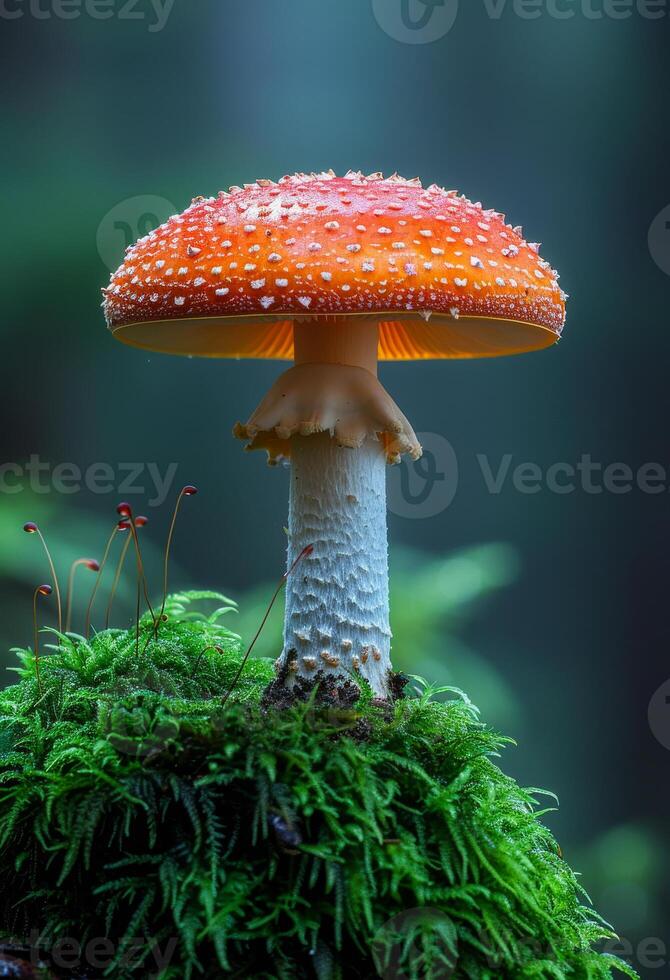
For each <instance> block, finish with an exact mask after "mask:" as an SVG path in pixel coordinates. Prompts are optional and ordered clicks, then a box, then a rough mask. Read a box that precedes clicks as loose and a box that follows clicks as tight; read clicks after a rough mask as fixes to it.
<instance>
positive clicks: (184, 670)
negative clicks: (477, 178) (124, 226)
mask: <svg viewBox="0 0 670 980" xmlns="http://www.w3.org/2000/svg"><path fill="white" fill-rule="evenodd" d="M104 292H105V300H104V304H103V305H104V307H105V314H106V317H107V322H108V325H109V326H110V328H111V330H112V331H113V332H114V335H115V336H116V337H118V338H119V339H121V340H123V341H126V342H127V343H129V344H131V345H134V346H137V347H141V348H145V349H155V350H159V351H165V352H168V353H182V354H199V355H203V356H210V357H269V358H278V359H282V358H283V359H291V358H293V359H294V362H295V363H294V366H293V367H292V368H290V369H289V370H288V371H286V372H285V373H284V374H283V375H281V377H280V378H279V379H278V380H277V381H276V383H275V384H274V385H273V387H272V388H271V390H270V392H269V393H268V394H267V395H266V396H265V398H264V399H263V400H262V402H261V404H260V406H259V407H258V408H257V409H256V411H255V412H254V413H253V414H252V415H251V417H250V419H249V421H248V422H247V423H246V424H245V425H239V424H238V426H236V429H235V432H236V434H237V435H238V436H240V437H242V438H244V439H246V440H247V442H248V443H249V447H250V448H264V449H266V450H267V451H268V454H269V458H270V460H271V461H272V462H276V461H277V460H280V459H281V460H289V459H290V461H291V483H290V486H291V489H290V500H289V526H288V561H287V566H286V567H287V571H286V573H285V574H284V576H282V579H281V580H280V583H279V585H278V586H277V589H276V590H275V592H274V594H273V596H272V598H271V600H270V606H271V605H272V603H273V602H274V600H275V598H276V597H277V595H278V593H279V591H280V589H281V588H282V587H285V589H286V612H285V624H284V641H283V647H282V648H281V649H280V650H278V651H277V653H278V654H279V656H278V657H277V659H276V661H275V662H274V663H273V662H272V661H270V660H267V659H263V658H259V657H252V656H250V654H251V653H252V651H253V648H254V644H255V642H256V639H257V638H258V635H259V633H260V630H261V629H262V627H263V625H264V623H265V619H266V618H267V613H266V616H265V617H264V618H263V619H262V620H261V622H260V625H259V629H258V631H257V632H256V634H255V636H253V638H252V640H251V643H250V644H249V645H248V646H246V648H245V646H244V645H243V644H242V641H241V639H240V637H239V636H238V635H236V634H235V633H234V632H232V631H231V630H230V629H228V628H227V627H226V626H224V624H223V620H224V617H226V616H227V615H228V614H230V613H232V612H233V611H234V610H235V604H234V603H233V602H231V601H230V600H228V599H226V598H225V596H223V595H220V594H218V593H216V592H185V593H179V594H177V595H171V596H170V595H168V584H169V577H168V563H169V557H170V548H171V544H172V539H173V531H174V526H175V520H176V517H177V512H178V510H179V507H180V505H181V503H182V501H183V498H184V497H185V496H192V495H193V494H194V493H195V487H192V486H190V485H189V486H187V487H184V489H183V490H182V492H181V493H180V495H179V497H178V500H177V504H176V507H175V511H174V514H173V518H172V523H171V525H170V530H169V534H168V539H167V544H166V548H165V557H164V567H163V583H162V585H163V589H162V595H161V597H160V601H156V600H154V601H153V602H152V598H151V594H150V587H149V583H148V582H147V578H146V574H145V568H144V563H143V560H142V549H141V544H140V536H139V534H138V529H139V528H141V527H142V526H143V524H145V523H146V519H142V518H141V517H139V516H137V517H136V516H135V515H134V513H133V510H132V508H131V507H130V505H129V504H127V503H122V504H120V505H119V507H118V508H117V511H118V514H117V521H116V522H115V524H114V527H113V528H112V531H111V534H110V536H109V539H108V541H107V544H106V545H105V548H104V551H103V555H102V559H101V560H100V563H99V567H98V570H97V572H96V579H95V584H94V588H93V590H92V594H91V598H90V601H89V603H88V608H87V611H86V617H85V623H84V632H83V635H79V634H76V633H71V632H67V631H65V632H64V631H63V629H62V622H61V612H60V593H59V591H58V582H57V578H56V572H55V568H54V565H53V562H52V561H51V557H50V555H48V553H47V555H48V558H49V569H50V572H51V575H52V583H51V585H49V584H45V585H44V586H40V587H38V589H37V590H36V592H35V595H34V605H35V641H34V649H33V650H29V649H27V650H24V649H20V650H17V651H16V653H17V656H18V658H19V667H18V668H16V669H17V670H18V673H19V682H18V683H17V684H15V685H13V686H12V687H9V688H7V689H6V690H5V691H4V692H2V693H1V694H0V820H1V822H2V826H1V830H0V874H1V875H2V880H3V886H4V888H3V892H2V898H1V899H0V920H1V923H2V929H3V931H4V932H5V934H6V935H7V936H9V937H13V943H14V945H13V946H12V950H13V955H14V954H17V953H19V954H20V955H23V957H24V960H25V957H26V956H28V957H30V956H31V955H32V956H35V955H37V956H41V957H42V958H43V960H44V964H45V968H46V969H51V971H52V973H54V974H56V973H57V972H58V967H59V963H58V961H57V958H56V955H55V950H56V949H60V948H62V942H63V940H64V937H76V940H75V942H76V949H77V950H79V953H80V959H81V962H79V963H78V965H77V966H76V967H74V966H73V967H71V969H70V972H69V973H67V974H66V975H68V976H77V975H79V976H84V975H85V976H99V975H103V976H112V977H126V976H146V975H151V974H155V973H156V971H157V970H158V972H159V975H160V976H161V977H165V978H171V977H175V978H177V977H179V978H182V977H191V976H194V975H196V974H197V975H203V976H206V977H214V978H217V977H238V978H249V977H252V978H259V980H261V978H279V980H289V978H290V980H293V978H298V980H301V978H305V980H307V978H316V980H348V978H354V980H356V978H361V980H362V978H373V977H382V978H383V980H404V978H409V980H415V978H416V980H419V978H425V980H438V978H440V980H441V978H444V977H449V976H453V977H456V978H459V977H462V978H473V980H499V978H531V977H532V978H558V980H580V978H583V980H594V978H595V980H598V978H606V977H611V976H612V975H613V973H615V972H620V973H623V974H626V975H627V976H630V977H635V976H636V974H635V972H634V970H632V968H631V967H630V966H629V965H628V964H627V963H624V962H623V961H620V960H618V959H616V958H615V957H614V956H612V955H609V954H608V953H607V952H604V951H602V949H599V947H598V944H599V943H602V942H605V941H607V940H608V939H611V938H613V933H612V932H611V930H610V927H609V926H608V925H607V924H606V923H605V922H604V921H603V920H602V919H601V918H600V917H599V916H598V914H597V913H596V912H595V911H594V910H593V909H592V908H591V906H590V903H589V900H588V898H587V896H586V894H585V893H584V891H583V890H582V888H581V886H580V885H579V883H578V880H577V877H576V876H575V874H574V873H573V871H572V870H571V869H570V867H569V866H568V865H567V863H566V862H565V861H564V860H563V857H562V854H561V852H560V849H559V847H558V844H557V843H556V841H555V840H554V838H553V836H552V834H551V833H550V831H549V830H548V829H547V828H546V827H545V826H544V824H543V823H542V817H543V815H544V813H545V812H546V811H545V810H543V809H541V808H540V803H539V798H540V797H541V796H542V795H543V794H542V792H541V791H539V790H535V789H522V788H520V787H519V786H518V785H517V784H516V783H515V782H514V781H513V780H512V779H510V778H508V777H507V776H505V775H504V774H503V772H502V771H501V770H500V769H499V768H498V766H497V763H496V759H497V756H498V755H499V753H500V751H501V749H502V748H503V747H504V745H505V744H506V742H507V741H508V740H507V739H505V738H503V737H502V736H500V735H498V734H497V733H496V732H494V731H492V730H490V729H489V728H487V727H486V726H485V725H484V724H483V723H482V722H481V721H480V718H479V714H478V711H477V709H476V708H475V707H474V705H473V704H472V703H471V702H470V701H469V700H468V698H467V697H466V696H465V695H464V694H462V693H461V692H460V691H457V690H456V689H453V688H439V689H434V688H432V687H430V686H429V685H427V684H426V683H425V682H423V681H421V680H420V679H419V678H416V677H405V676H400V675H398V674H397V673H395V672H394V671H393V669H392V666H391V661H390V639H391V634H390V628H389V608H388V572H387V530H386V504H385V478H386V463H387V462H397V461H398V460H399V459H400V457H401V455H402V454H403V453H408V454H410V456H413V457H417V456H418V455H419V454H420V452H421V448H420V446H419V444H418V442H417V439H416V436H415V434H414V432H413V430H412V427H411V425H410V423H409V422H408V420H407V419H406V417H405V416H404V415H403V414H402V412H401V411H400V410H399V409H398V407H397V406H396V405H395V403H394V402H393V400H392V399H391V397H390V396H389V395H388V394H387V393H386V391H385V390H384V389H383V388H382V386H381V384H380V383H379V381H378V379H377V362H378V360H379V359H382V360H408V359H425V358H454V357H476V356H496V355H499V354H504V353H517V352H521V351H525V350H533V349H539V348H542V347H546V346H548V345H550V344H551V343H553V342H554V341H555V340H557V339H558V337H559V335H560V332H561V329H562V326H563V320H564V313H565V294H564V293H562V291H561V290H560V289H559V287H558V285H557V274H556V273H555V272H554V271H553V270H552V269H551V267H550V266H549V265H548V264H547V263H546V262H544V261H543V260H541V259H540V258H539V255H538V246H537V245H535V244H534V243H528V242H526V240H525V239H524V238H523V234H522V231H521V229H520V228H513V227H512V226H510V225H508V224H507V223H506V222H505V219H504V217H503V216H502V215H500V214H499V213H497V212H495V211H488V210H484V209H483V208H482V207H481V205H479V204H472V203H471V202H470V201H468V200H467V199H465V198H463V197H460V196H458V195H457V194H456V193H455V192H452V191H445V190H443V189H442V188H439V187H437V186H436V185H432V186H430V187H428V188H425V189H424V188H423V187H422V186H421V184H420V182H419V181H418V180H409V181H408V180H405V179H404V178H401V177H398V176H393V177H391V178H388V179H386V180H385V179H383V178H382V176H381V174H372V175H370V176H368V177H365V176H364V175H363V174H361V173H357V172H349V173H348V174H347V175H346V176H345V177H343V178H337V177H336V176H335V175H334V174H333V173H332V172H328V173H324V174H312V175H306V174H299V175H296V176H293V177H286V178H282V179H281V180H280V181H279V182H278V183H275V182H273V181H269V180H262V181H257V182H256V183H254V184H249V185H246V186H245V187H244V188H240V187H233V188H231V190H230V192H229V193H223V192H222V193H221V194H220V195H219V196H218V197H217V198H208V199H205V198H198V199H196V200H195V201H194V202H193V204H192V205H191V206H190V207H189V208H187V210H186V211H185V212H184V213H183V214H182V215H175V216H174V217H172V218H170V219H169V220H168V221H167V222H166V223H165V224H164V225H162V226H161V227H160V228H158V229H156V230H155V231H152V232H150V233H149V234H148V235H147V236H145V237H144V238H143V239H141V240H140V241H139V242H138V243H137V244H136V245H134V246H132V247H131V248H129V250H128V251H127V254H126V258H125V261H124V263H123V265H122V266H121V267H120V269H119V270H118V271H117V272H116V273H115V274H114V276H113V277H112V281H111V284H110V286H109V288H107V289H106V290H105V291H104ZM26 530H30V531H33V532H34V531H37V530H38V529H37V527H36V525H33V524H30V525H26ZM124 535H125V537H124ZM40 537H41V535H40ZM117 537H120V538H121V539H122V540H123V542H124V543H123V544H122V546H121V548H120V549H119V551H118V556H117V560H116V571H115V572H114V573H113V579H112V582H111V588H110V589H109V590H108V593H107V595H108V598H107V602H106V608H105V615H104V627H105V628H103V629H99V630H98V631H96V630H95V629H94V626H95V624H96V620H98V626H100V625H101V622H100V620H102V614H101V613H100V611H99V610H96V604H95V600H96V597H97V596H99V594H100V589H101V588H102V583H103V573H104V570H105V568H106V566H107V564H108V559H109V557H110V555H111V554H112V552H113V549H114V546H115V543H116V539H117ZM42 541H43V542H44V539H43V538H42ZM45 547H46V546H45ZM131 547H132V548H133V552H131V553H134V556H135V581H136V591H135V604H136V610H135V612H136V615H135V622H134V625H133V626H132V628H131V629H117V628H113V627H110V626H109V623H110V622H111V621H112V619H111V617H112V611H113V608H112V602H113V598H114V594H115V591H116V586H117V584H118V581H119V578H120V576H121V574H122V570H123V567H124V561H125V558H126V554H127V552H128V551H129V550H130V548H131ZM89 561H91V562H92V564H89V568H91V570H92V571H96V567H95V566H97V562H95V563H93V560H89ZM73 581H74V580H73V578H72V579H71V585H70V588H69V589H68V605H67V608H68V610H69V609H70V602H71V596H72V583H73ZM52 587H53V589H55V590H56V592H57V600H58V601H57V605H58V629H57V630H50V633H51V639H52V642H51V643H50V644H48V645H47V644H43V647H44V649H43V650H41V651H40V650H38V636H39V634H38V628H37V627H38V623H37V612H36V611H37V599H38V597H39V596H40V595H47V594H48V592H49V590H50V589H51V588H52ZM211 602H214V603H215V604H216V607H215V608H214V610H213V611H207V609H205V611H202V610H203V606H204V604H210V603H211ZM268 611H269V609H268ZM69 625H70V622H69V615H68V614H67V613H66V630H67V627H68V626H69ZM445 655H448V651H447V652H446V653H445ZM101 940H102V941H103V942H104V943H106V944H107V945H106V947H105V948H106V949H107V959H106V961H105V962H104V963H101V962H100V961H99V959H98V960H96V963H91V961H90V956H89V951H90V949H91V948H92V946H91V944H93V943H99V942H100V941H101ZM59 944H60V946H59ZM28 946H30V947H31V948H30V949H28V948H27V947H28ZM96 948H98V947H96ZM98 952H99V949H98Z"/></svg>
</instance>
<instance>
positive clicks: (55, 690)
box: [0, 593, 635, 980]
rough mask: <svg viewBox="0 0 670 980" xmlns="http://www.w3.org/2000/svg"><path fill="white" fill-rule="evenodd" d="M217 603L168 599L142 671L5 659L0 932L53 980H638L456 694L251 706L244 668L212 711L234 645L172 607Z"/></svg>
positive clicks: (62, 649) (93, 643)
mask: <svg viewBox="0 0 670 980" xmlns="http://www.w3.org/2000/svg"><path fill="white" fill-rule="evenodd" d="M214 597H215V596H214V594H211V593H190V594H186V595H181V596H176V597H173V598H172V599H171V600H170V602H169V604H168V607H167V613H168V618H167V621H166V622H164V623H163V624H162V625H161V627H160V630H159V635H158V639H152V626H151V623H150V622H147V621H146V620H144V621H143V622H142V624H141V635H140V641H139V650H140V653H139V656H138V654H137V640H136V635H135V631H129V632H126V631H120V630H109V631H105V632H103V633H99V634H97V635H96V636H95V637H94V638H93V639H92V640H90V641H88V642H87V641H85V640H84V639H83V638H81V637H76V636H67V637H65V636H58V637H57V642H56V643H54V644H53V645H52V647H51V649H50V650H49V653H48V654H46V653H45V655H44V656H42V657H41V658H40V668H41V669H40V673H41V686H39V687H38V684H37V682H36V680H35V670H34V660H33V655H32V653H31V652H30V651H19V656H20V658H21V661H22V664H21V667H20V668H19V673H20V680H19V683H18V684H16V685H14V686H13V687H10V688H8V689H7V690H5V691H4V692H3V693H2V694H1V695H0V780H1V782H0V820H1V825H2V830H1V833H0V877H1V879H2V882H3V889H2V899H0V916H1V922H0V928H1V929H2V931H3V932H4V933H5V934H6V935H11V936H13V937H14V938H15V940H16V941H17V942H26V943H28V942H29V943H30V944H31V945H32V946H38V947H39V948H40V950H41V954H42V956H43V958H44V959H45V960H46V961H48V962H50V963H51V965H52V968H53V969H54V971H55V972H59V971H60V970H63V971H64V974H65V975H67V976H77V975H82V976H83V975H86V976H88V977H90V976H96V975H107V976H113V977H126V976H149V975H160V976H162V977H166V978H167V977H189V976H192V975H197V974H200V973H201V974H202V975H204V976H206V977H208V978H209V977H212V978H216V977H223V976H225V977H244V978H249V977H256V978H266V977H267V978H269V977H272V978H291V980H293V978H303V977H304V978H317V980H326V978H332V980H335V978H363V977H371V978H372V977H378V976H381V977H384V978H386V980H390V978H398V980H400V978H405V977H407V978H410V977H422V978H433V980H437V978H443V977H449V976H454V977H468V978H491V980H493V978H496V980H498V978H501V977H558V978H563V977H565V978H578V977H583V978H600V977H610V976H612V974H613V971H619V970H620V971H621V972H623V973H627V974H628V975H629V976H635V974H634V972H633V971H632V970H630V969H629V968H628V967H627V966H626V965H625V964H623V963H620V962H619V961H617V960H615V959H614V958H613V957H611V956H608V955H606V954H603V953H599V952H596V951H595V949H594V944H596V943H597V942H598V941H599V940H601V939H602V938H604V937H607V936H609V935H611V933H610V932H609V929H608V928H607V926H605V925H604V924H603V923H602V921H601V920H600V919H599V918H598V916H597V915H596V914H595V913H594V912H593V911H592V909H590V908H589V907H588V904H585V903H584V900H583V898H582V895H581V894H580V888H579V885H578V884H577V881H576V878H575V876H574V874H573V873H572V871H571V870H570V868H569V867H568V866H567V865H566V864H565V863H564V861H563V860H562V858H561V856H560V851H559V848H558V846H557V844H556V843H555V841H554V839H553V837H552V835H551V834H550V832H549V831H548V830H547V829H546V828H545V827H544V826H543V825H542V824H541V822H540V820H539V819H538V817H539V816H540V814H539V813H538V810H537V803H536V797H537V791H531V790H523V789H520V788H519V787H518V786H517V785H516V784H515V783H514V781H513V780H511V779H509V778H508V777H506V776H505V775H504V774H503V773H502V772H501V771H500V769H499V768H498V767H497V766H496V765H495V763H494V762H493V757H495V756H496V755H497V753H498V751H499V750H500V748H501V747H502V746H503V744H504V742H505V740H504V739H503V738H501V737H500V736H499V735H497V734H495V733H494V732H491V731H489V730H487V729H486V728H485V727H484V726H483V725H482V724H481V723H480V721H479V720H478V717H477V711H476V709H475V708H474V707H473V706H472V704H470V703H469V702H468V700H467V699H466V698H465V697H464V696H454V698H453V699H452V700H450V701H448V702H438V701H436V700H435V699H434V695H435V693H436V692H434V691H431V690H430V689H429V688H426V689H421V687H420V686H419V688H418V693H417V694H416V696H413V697H406V698H404V699H402V700H400V701H398V702H397V704H396V705H395V706H394V707H393V708H389V707H388V706H384V705H379V704H377V703H375V701H374V700H373V699H372V698H371V697H370V696H369V694H367V693H364V694H363V695H361V697H360V699H359V700H358V702H357V703H356V704H355V705H353V706H348V707H347V706H341V705H338V704H329V703H328V697H327V692H326V694H325V695H324V694H323V692H321V693H320V692H319V691H318V690H315V691H314V692H312V695H311V696H309V697H307V699H306V700H305V701H304V702H302V703H300V704H297V705H295V706H294V707H292V708H290V709H287V710H281V711H280V710H276V709H264V708H263V706H262V703H261V700H262V694H263V691H264V689H265V688H266V685H267V684H268V683H269V682H270V681H271V680H272V677H273V669H272V665H271V664H270V662H269V661H265V660H253V661H250V662H249V663H248V664H247V666H246V667H245V669H244V672H243V674H242V677H241V679H240V680H239V682H238V683H237V684H236V685H235V688H234V691H233V693H232V695H231V697H230V698H229V699H228V700H227V701H226V702H225V704H223V698H222V694H223V693H224V692H226V691H227V690H228V689H229V688H230V686H231V685H232V683H233V681H234V678H235V675H236V673H237V671H238V668H239V666H240V664H241V658H242V650H241V646H240V642H239V638H238V637H236V636H235V635H234V634H233V633H231V632H229V631H228V630H226V629H225V628H224V627H223V626H222V625H221V615H222V613H224V612H226V611H227V609H228V608H229V607H228V606H227V605H225V604H224V606H223V607H222V608H221V609H219V610H217V611H216V612H215V613H213V614H212V615H210V616H206V615H201V614H198V613H195V612H193V611H192V609H193V606H192V603H193V602H194V600H196V599H203V598H214ZM220 598H222V597H220ZM145 647H146V649H145ZM66 964H67V968H66Z"/></svg>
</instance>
